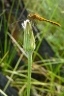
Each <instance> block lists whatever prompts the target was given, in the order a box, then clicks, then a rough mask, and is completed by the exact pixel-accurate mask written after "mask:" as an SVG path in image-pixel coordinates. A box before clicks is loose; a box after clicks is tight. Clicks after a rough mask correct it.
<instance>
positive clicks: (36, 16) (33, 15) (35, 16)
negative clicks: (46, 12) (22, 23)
mask: <svg viewBox="0 0 64 96" xmlns="http://www.w3.org/2000/svg"><path fill="white" fill-rule="evenodd" d="M28 18H30V19H35V20H39V21H46V22H49V23H52V24H55V25H57V26H61V25H60V24H59V23H57V22H54V21H51V20H47V19H45V18H43V17H41V16H40V15H38V14H29V15H28Z"/></svg>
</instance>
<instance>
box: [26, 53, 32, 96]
mask: <svg viewBox="0 0 64 96" xmlns="http://www.w3.org/2000/svg"><path fill="white" fill-rule="evenodd" d="M31 70H32V52H29V53H28V81H27V96H30V88H31Z"/></svg>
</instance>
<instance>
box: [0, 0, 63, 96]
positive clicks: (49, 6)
mask: <svg viewBox="0 0 64 96" xmlns="http://www.w3.org/2000/svg"><path fill="white" fill-rule="evenodd" d="M24 2H25V5H26V8H27V10H28V11H29V12H30V13H38V14H39V15H41V16H42V17H44V18H47V19H50V20H53V21H56V22H59V23H60V24H61V27H57V26H56V25H53V24H49V23H47V22H37V21H36V23H37V26H38V28H39V29H40V34H41V35H40V36H41V39H43V37H45V38H46V40H47V41H48V43H49V44H50V46H51V47H52V49H53V50H54V52H55V57H54V58H50V59H43V58H42V57H41V56H39V54H37V51H36V50H38V48H39V45H38V48H36V50H35V52H34V54H37V55H38V56H39V57H40V61H39V62H41V64H37V61H33V68H32V73H36V74H38V75H41V76H42V77H43V76H44V77H45V80H43V81H39V80H36V79H34V78H31V84H32V85H31V90H32V92H33V94H35V96H45V95H43V94H44V92H47V95H46V96H54V95H56V96H64V85H63V84H64V77H61V76H60V71H62V70H63V71H64V68H63V67H62V66H64V0H31V1H30V0H28V1H27V2H26V0H24ZM29 2H30V3H29ZM11 11H12V7H11ZM11 11H10V12H11ZM17 11H18V9H17ZM9 19H10V18H9ZM0 25H1V22H0ZM4 30H5V40H4V45H5V47H4V51H3V50H2V46H1V42H0V52H1V54H2V56H1V57H0V66H1V67H2V72H3V74H5V75H7V76H8V77H9V78H10V79H11V80H12V81H13V82H11V86H14V87H16V88H18V90H19V92H18V93H19V96H26V91H27V90H26V87H27V86H26V83H27V69H26V70H25V67H27V61H26V62H25V65H23V66H21V67H20V68H19V69H18V70H17V67H18V66H17V65H18V64H19V62H20V58H21V57H19V60H18V61H17V64H16V66H15V68H14V69H13V68H11V67H10V65H11V62H12V59H13V58H14V56H15V54H16V50H15V49H16V48H13V49H12V50H13V51H12V52H11V54H10V53H9V50H10V49H9V44H10V43H9V42H8V41H7V32H8V27H7V26H6V21H5V16H4ZM40 43H41V42H40ZM7 45H8V46H7ZM13 54H14V55H13ZM22 59H23V57H22ZM52 65H55V68H54V69H53V67H52ZM61 67H62V70H61ZM63 76H64V73H63ZM9 83H10V81H9ZM55 86H56V87H57V90H56V89H55ZM21 94H22V95H21Z"/></svg>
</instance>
